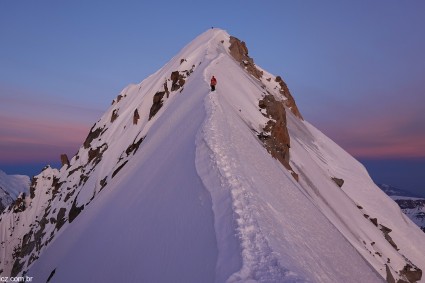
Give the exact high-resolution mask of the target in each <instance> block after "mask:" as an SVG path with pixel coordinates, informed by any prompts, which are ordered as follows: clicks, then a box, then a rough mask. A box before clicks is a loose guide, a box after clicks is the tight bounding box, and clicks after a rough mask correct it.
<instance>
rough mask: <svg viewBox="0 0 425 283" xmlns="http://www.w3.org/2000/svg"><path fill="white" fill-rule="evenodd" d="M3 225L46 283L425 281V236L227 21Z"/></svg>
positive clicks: (101, 124) (98, 126) (23, 266)
mask: <svg viewBox="0 0 425 283" xmlns="http://www.w3.org/2000/svg"><path fill="white" fill-rule="evenodd" d="M213 75H214V76H215V77H216V78H217V81H218V83H217V86H216V90H215V91H211V88H210V80H211V77H212V76H213ZM335 180H337V181H335ZM0 219H1V220H0V225H1V227H0V228H1V229H2V231H8V233H1V234H0V240H1V242H2V243H5V244H4V245H3V244H2V252H1V257H2V258H1V259H0V265H1V266H0V270H2V274H6V275H10V276H17V275H19V274H24V273H25V274H28V275H30V276H33V277H34V278H37V280H38V281H41V282H45V281H47V280H50V281H52V282H75V281H81V280H79V279H81V278H96V280H97V281H105V282H112V281H126V282H127V281H135V280H136V281H143V282H170V281H173V282H248V281H253V282H382V279H383V278H387V277H391V278H395V280H399V279H400V280H407V278H418V279H417V280H416V281H419V280H420V279H421V276H419V275H418V274H419V273H420V272H421V270H422V269H423V268H425V266H424V264H425V238H424V235H423V233H422V232H421V231H420V230H419V229H418V228H417V227H416V226H415V225H414V224H413V223H412V222H409V221H408V220H406V219H405V218H403V217H402V214H401V213H400V210H399V209H398V207H397V205H396V204H395V203H394V202H393V201H392V200H391V199H390V198H388V197H386V196H385V194H384V193H382V192H381V191H380V190H379V189H378V188H377V187H376V186H375V185H374V184H373V182H372V180H371V179H370V177H369V176H368V174H367V172H366V170H365V169H364V167H363V166H361V165H360V164H359V163H358V162H357V161H356V160H355V159H354V158H352V157H351V156H350V155H349V154H348V153H346V152H345V151H344V150H342V149H341V148H340V147H339V146H337V145H336V144H335V143H334V142H332V141H331V140H330V139H329V138H327V137H326V136H325V135H323V134H322V133H321V132H320V131H318V130H317V129H315V128H314V127H313V126H312V125H311V124H309V123H308V122H306V121H304V120H303V119H302V117H301V115H300V113H299V111H298V108H297V107H296V105H295V102H294V99H293V98H292V95H291V94H290V93H289V89H288V87H287V86H286V84H285V83H284V82H283V80H282V79H281V77H279V76H274V75H272V74H270V73H269V72H267V71H266V70H264V69H262V68H260V67H259V66H257V65H256V64H255V63H254V60H253V59H252V58H251V57H249V55H248V48H247V47H246V44H245V43H243V42H242V41H241V40H239V39H237V38H235V37H232V36H230V35H229V34H228V33H227V32H225V31H224V30H220V29H210V30H207V31H205V32H204V33H203V34H201V35H199V36H198V37H197V38H195V39H194V40H193V41H192V42H190V43H189V44H188V45H186V46H185V47H184V48H183V49H182V50H181V51H180V52H179V53H178V54H177V55H176V56H175V57H174V58H172V59H171V60H170V61H169V62H168V63H167V64H165V65H164V66H163V67H162V68H161V69H160V70H158V71H157V72H155V73H154V74H152V75H151V76H149V77H148V78H146V79H144V80H143V81H142V82H141V83H139V84H134V85H129V86H127V87H126V88H124V89H123V90H122V91H121V92H120V93H119V95H118V96H117V98H116V99H114V101H113V103H112V105H111V106H110V108H109V109H108V110H107V111H106V112H105V114H104V115H103V116H102V117H101V118H100V119H99V121H98V122H96V123H95V125H94V126H93V127H92V129H91V130H90V132H89V134H88V136H87V138H86V140H85V141H84V142H83V144H82V146H81V147H80V149H79V151H78V153H77V154H76V155H75V156H74V157H72V158H71V160H70V161H69V163H65V164H64V165H63V166H62V168H60V170H54V169H51V170H50V169H49V170H44V171H43V172H42V173H41V174H40V175H38V176H35V177H34V180H33V183H32V185H31V188H30V195H29V196H27V197H26V198H25V199H24V200H23V201H22V209H21V210H20V211H18V212H11V211H8V212H5V213H3V214H2V215H1V216H0ZM406 231H408V233H409V237H406V233H407V232H406ZM335 246H337V247H338V248H337V249H336V248H335ZM118 258H119V259H120V260H116V259H118ZM87 262H90V265H89V264H87ZM318 262H320V264H317V263H318ZM164 266H166V267H167V268H164ZM409 280H410V279H409ZM410 281H411V282H413V281H412V280H410Z"/></svg>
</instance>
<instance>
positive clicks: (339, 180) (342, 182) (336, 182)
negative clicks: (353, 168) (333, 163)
mask: <svg viewBox="0 0 425 283" xmlns="http://www.w3.org/2000/svg"><path fill="white" fill-rule="evenodd" d="M332 181H334V182H335V184H336V185H337V186H338V187H340V188H341V187H342V185H344V180H343V179H339V178H336V177H332Z"/></svg>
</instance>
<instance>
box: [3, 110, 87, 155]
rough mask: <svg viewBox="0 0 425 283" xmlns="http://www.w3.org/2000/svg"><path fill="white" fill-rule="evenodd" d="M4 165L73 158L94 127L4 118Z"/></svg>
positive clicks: (80, 124) (70, 123)
mask: <svg viewBox="0 0 425 283" xmlns="http://www.w3.org/2000/svg"><path fill="white" fill-rule="evenodd" d="M0 119H1V120H2V123H1V124H0V131H1V132H2V135H1V137H0V162H2V163H8V162H11V163H14V162H33V161H51V160H59V155H60V154H62V153H67V154H69V155H73V154H75V153H76V152H77V150H78V148H79V146H81V144H82V143H83V142H84V138H85V137H86V135H87V134H88V131H89V129H90V126H89V125H87V124H82V123H72V122H66V123H63V122H55V121H46V120H32V119H29V118H20V119H16V118H15V119H13V118H8V117H4V116H0Z"/></svg>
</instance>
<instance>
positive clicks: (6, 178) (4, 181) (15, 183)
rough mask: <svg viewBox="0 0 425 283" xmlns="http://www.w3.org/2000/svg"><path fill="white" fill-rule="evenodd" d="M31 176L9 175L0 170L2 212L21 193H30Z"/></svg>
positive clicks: (0, 203)
mask: <svg viewBox="0 0 425 283" xmlns="http://www.w3.org/2000/svg"><path fill="white" fill-rule="evenodd" d="M29 186H30V178H29V177H28V176H25V175H7V174H6V173H5V172H3V171H1V170H0V213H1V212H2V211H3V210H4V209H5V208H6V207H7V206H9V205H10V204H12V202H13V201H14V200H16V199H17V198H18V196H19V195H20V194H21V193H25V194H27V193H28V190H29Z"/></svg>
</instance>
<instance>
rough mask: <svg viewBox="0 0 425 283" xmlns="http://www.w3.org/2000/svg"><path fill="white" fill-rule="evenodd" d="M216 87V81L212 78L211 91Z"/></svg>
mask: <svg viewBox="0 0 425 283" xmlns="http://www.w3.org/2000/svg"><path fill="white" fill-rule="evenodd" d="M216 85H217V80H216V78H215V77H214V76H212V78H211V91H215V86H216Z"/></svg>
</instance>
